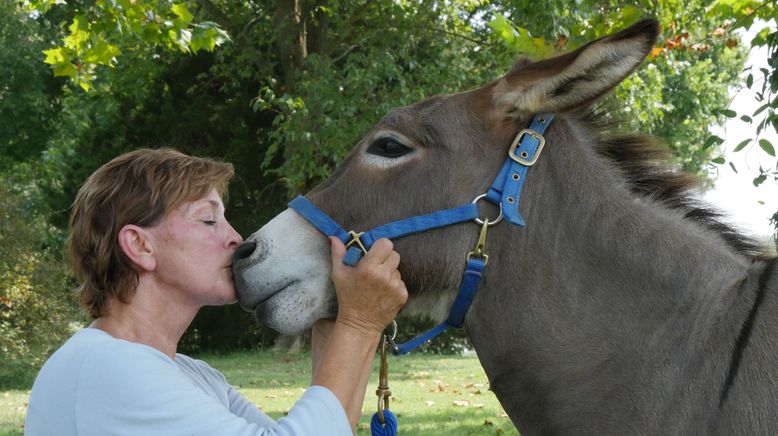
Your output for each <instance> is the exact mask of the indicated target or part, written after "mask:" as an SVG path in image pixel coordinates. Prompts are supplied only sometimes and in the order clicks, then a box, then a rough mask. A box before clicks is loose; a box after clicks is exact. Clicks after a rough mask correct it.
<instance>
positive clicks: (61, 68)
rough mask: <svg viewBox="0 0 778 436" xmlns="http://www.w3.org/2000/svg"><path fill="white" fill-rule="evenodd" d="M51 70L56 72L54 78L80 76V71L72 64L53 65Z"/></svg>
mask: <svg viewBox="0 0 778 436" xmlns="http://www.w3.org/2000/svg"><path fill="white" fill-rule="evenodd" d="M51 70H52V71H53V72H54V77H62V76H65V77H76V75H77V74H78V69H77V68H76V66H75V65H73V64H71V63H70V62H68V63H64V64H57V65H52V67H51Z"/></svg>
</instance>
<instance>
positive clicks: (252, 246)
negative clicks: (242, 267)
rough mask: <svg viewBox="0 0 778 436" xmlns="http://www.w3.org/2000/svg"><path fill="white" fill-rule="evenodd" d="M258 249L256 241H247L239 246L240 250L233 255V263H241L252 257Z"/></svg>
mask: <svg viewBox="0 0 778 436" xmlns="http://www.w3.org/2000/svg"><path fill="white" fill-rule="evenodd" d="M256 249H257V243H256V242H254V241H246V242H244V243H242V244H240V245H239V246H238V249H237V250H235V253H234V254H233V255H232V260H233V261H239V260H243V259H248V258H249V257H251V255H252V254H253V253H254V250H256Z"/></svg>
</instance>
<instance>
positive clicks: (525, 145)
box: [486, 114, 554, 227]
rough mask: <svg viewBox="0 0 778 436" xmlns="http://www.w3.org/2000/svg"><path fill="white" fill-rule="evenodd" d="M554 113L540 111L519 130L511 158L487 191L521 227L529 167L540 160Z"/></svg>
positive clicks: (510, 153) (513, 221)
mask: <svg viewBox="0 0 778 436" xmlns="http://www.w3.org/2000/svg"><path fill="white" fill-rule="evenodd" d="M553 120H554V114H540V115H537V116H536V117H535V118H533V119H532V123H531V124H530V126H529V128H527V129H523V130H522V131H520V132H519V133H518V134H517V135H516V138H514V140H513V143H512V144H511V148H510V149H509V151H508V159H506V160H505V163H504V164H503V165H502V168H501V169H500V172H499V174H497V177H496V178H495V179H494V182H493V183H492V186H490V187H489V190H488V191H487V192H486V199H488V200H489V201H491V202H492V203H494V204H500V205H501V206H502V210H503V213H504V214H505V217H506V218H507V219H508V221H510V223H511V224H514V225H516V226H519V227H524V225H525V223H524V217H522V216H521V214H520V213H519V200H520V196H521V188H522V186H524V179H525V178H526V175H527V170H528V169H529V167H531V166H532V165H534V164H535V162H537V160H538V157H540V152H541V151H543V147H544V146H545V144H546V140H545V138H544V137H543V133H544V132H545V131H546V129H547V128H548V126H549V125H550V124H551V121H553Z"/></svg>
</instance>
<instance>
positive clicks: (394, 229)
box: [289, 114, 554, 355]
mask: <svg viewBox="0 0 778 436" xmlns="http://www.w3.org/2000/svg"><path fill="white" fill-rule="evenodd" d="M553 119H554V115H553V114H540V115H537V116H535V118H533V120H532V123H531V124H530V126H529V128H527V129H523V130H521V131H520V132H519V133H518V134H517V135H516V137H515V138H514V140H513V142H512V143H511V147H510V149H509V150H508V158H507V159H506V160H505V163H503V165H502V168H501V169H500V172H499V173H498V174H497V177H496V178H495V179H494V182H493V183H492V185H491V186H490V187H489V190H488V191H487V192H486V193H484V194H481V195H479V196H477V197H476V198H475V199H474V200H473V201H472V202H471V203H468V204H464V205H462V206H459V207H455V208H453V209H445V210H439V211H437V212H433V213H430V214H427V215H418V216H414V217H411V218H405V219H402V220H399V221H394V222H391V223H388V224H384V225H382V226H379V227H376V228H374V229H372V230H368V231H365V232H355V231H353V230H352V231H346V230H344V229H343V228H342V227H341V226H340V225H338V223H336V222H335V221H334V220H333V219H332V218H330V217H329V216H328V215H327V214H325V213H324V212H322V211H321V210H319V209H318V208H317V207H316V206H314V205H313V203H311V202H310V201H308V199H307V198H305V197H303V196H302V195H300V196H298V197H297V198H295V199H294V200H292V201H291V202H290V203H289V207H290V208H292V209H294V210H295V211H296V212H297V213H298V214H300V215H301V216H302V217H303V218H305V219H306V220H308V221H309V222H310V223H311V224H313V225H314V226H315V227H316V228H317V229H318V230H319V231H320V232H322V233H323V234H325V235H326V236H335V237H337V238H338V239H340V240H341V241H343V243H344V244H346V247H347V248H348V250H347V251H346V255H345V256H344V258H343V263H344V264H346V265H349V266H355V265H356V264H357V263H359V260H360V259H361V258H362V256H363V255H364V254H365V253H367V250H369V249H370V247H372V246H373V243H375V241H377V240H378V239H381V238H388V239H396V238H401V237H403V236H407V235H412V234H414V233H421V232H425V231H427V230H432V229H436V228H440V227H445V226H449V225H452V224H457V223H461V222H464V221H470V220H474V221H476V222H477V223H478V224H480V225H481V233H480V235H479V238H478V244H477V245H476V248H475V250H473V251H472V252H470V253H468V255H467V263H466V266H465V272H464V273H463V275H462V282H461V283H460V285H459V293H458V294H457V297H456V299H455V300H454V303H453V304H452V306H451V311H450V312H449V316H448V318H447V319H446V320H445V321H443V322H442V323H440V324H438V325H437V326H435V327H433V328H432V329H430V330H428V331H426V332H424V333H422V334H421V335H419V336H417V337H415V338H413V339H411V340H410V341H408V342H405V343H403V344H399V345H398V344H394V343H392V344H391V346H392V353H394V354H398V355H399V354H406V353H408V352H409V351H411V350H413V349H414V348H416V347H418V346H419V345H421V344H423V343H424V342H426V341H428V340H430V339H432V338H434V337H435V336H437V335H439V334H441V333H443V332H444V331H445V330H446V329H448V328H449V327H454V328H461V327H463V326H464V322H465V315H466V314H467V310H468V309H469V308H470V304H471V303H472V302H473V297H475V293H476V291H477V290H478V285H479V283H480V282H481V276H482V274H483V270H484V267H485V266H486V263H487V261H488V256H487V255H486V253H485V252H484V246H485V244H486V234H487V229H488V228H489V226H492V225H494V224H497V223H498V222H499V221H500V220H501V219H502V217H503V215H504V216H505V218H506V219H507V220H508V221H509V222H510V223H511V224H513V225H516V226H518V227H524V225H525V222H524V218H523V217H522V216H521V214H520V213H519V199H520V195H521V188H522V186H524V179H525V176H526V174H527V170H528V169H529V167H531V166H532V165H534V164H535V162H537V160H538V157H539V156H540V152H541V151H543V146H544V145H545V142H546V140H545V138H544V137H543V133H544V132H545V131H546V128H547V127H548V126H549V124H551V121H552V120H553ZM481 199H484V200H486V201H489V202H490V203H493V204H495V205H498V206H499V207H500V215H499V216H498V217H497V218H495V219H494V220H492V221H489V220H488V219H486V218H484V219H480V218H479V212H478V205H477V202H478V201H479V200H481Z"/></svg>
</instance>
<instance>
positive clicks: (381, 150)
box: [367, 138, 412, 158]
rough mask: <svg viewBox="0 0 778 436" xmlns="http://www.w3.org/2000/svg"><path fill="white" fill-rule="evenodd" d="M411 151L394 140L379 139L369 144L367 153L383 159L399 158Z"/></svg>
mask: <svg viewBox="0 0 778 436" xmlns="http://www.w3.org/2000/svg"><path fill="white" fill-rule="evenodd" d="M411 151H412V150H411V149H410V148H409V147H406V146H405V145H403V144H402V143H400V142H399V141H397V140H396V139H394V138H380V139H377V140H376V141H375V142H373V143H372V144H370V147H368V148H367V152H368V153H370V154H375V155H378V156H383V157H391V158H395V157H400V156H403V155H406V154H408V153H410V152H411Z"/></svg>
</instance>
